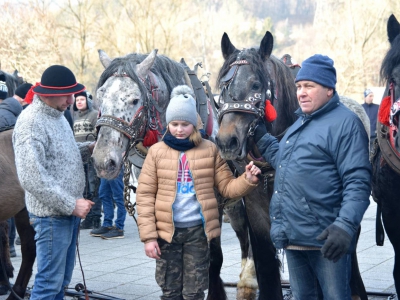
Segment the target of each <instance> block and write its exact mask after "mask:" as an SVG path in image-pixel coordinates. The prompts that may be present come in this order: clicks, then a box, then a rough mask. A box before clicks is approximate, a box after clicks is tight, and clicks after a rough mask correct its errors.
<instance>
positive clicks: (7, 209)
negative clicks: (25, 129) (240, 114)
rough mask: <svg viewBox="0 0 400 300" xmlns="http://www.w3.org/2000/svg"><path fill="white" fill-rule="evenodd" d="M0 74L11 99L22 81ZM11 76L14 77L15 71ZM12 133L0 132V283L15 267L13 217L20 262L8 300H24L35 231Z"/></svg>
mask: <svg viewBox="0 0 400 300" xmlns="http://www.w3.org/2000/svg"><path fill="white" fill-rule="evenodd" d="M0 73H1V74H5V75H6V84H7V87H8V96H9V97H12V96H13V95H14V92H15V89H16V88H17V86H18V85H19V84H21V83H23V80H22V78H17V77H15V75H10V74H8V73H6V72H3V71H0ZM14 74H17V71H15V72H14ZM12 133H13V129H10V130H6V131H2V132H0V145H1V147H0V190H1V193H0V207H1V208H2V209H1V210H0V250H1V251H0V284H3V285H8V284H9V282H8V278H10V277H13V270H14V268H13V266H12V264H11V260H10V256H9V253H10V250H9V244H8V226H7V225H6V224H7V221H6V220H7V219H9V218H11V217H14V218H15V226H16V228H17V231H18V234H19V236H20V238H21V252H22V263H21V268H20V270H19V272H18V276H17V279H16V280H15V283H14V286H13V288H12V290H13V292H12V293H11V294H10V295H9V297H8V298H7V299H8V300H11V299H17V298H16V296H15V295H14V293H15V294H16V295H18V296H19V297H24V295H25V291H26V287H27V286H28V283H29V279H30V277H31V275H32V268H33V264H34V262H35V258H36V246H35V241H34V236H35V232H34V230H33V228H32V226H31V225H30V223H29V215H28V211H27V210H26V206H25V193H24V190H23V189H22V187H21V186H20V184H19V181H18V176H17V170H16V167H15V162H14V149H13V145H12Z"/></svg>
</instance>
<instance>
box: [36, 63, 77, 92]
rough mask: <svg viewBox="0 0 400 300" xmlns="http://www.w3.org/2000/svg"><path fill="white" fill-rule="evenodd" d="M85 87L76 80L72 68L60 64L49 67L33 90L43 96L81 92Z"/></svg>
mask: <svg viewBox="0 0 400 300" xmlns="http://www.w3.org/2000/svg"><path fill="white" fill-rule="evenodd" d="M84 89H85V87H84V86H83V85H82V84H80V83H78V82H76V79H75V75H74V73H72V71H71V70H70V69H68V68H67V67H64V66H60V65H53V66H50V67H48V68H47V69H46V70H45V71H44V72H43V74H42V78H41V80H40V84H39V85H38V86H36V87H35V88H34V89H33V92H34V93H35V94H38V95H43V96H67V95H72V94H75V93H78V92H81V91H83V90H84Z"/></svg>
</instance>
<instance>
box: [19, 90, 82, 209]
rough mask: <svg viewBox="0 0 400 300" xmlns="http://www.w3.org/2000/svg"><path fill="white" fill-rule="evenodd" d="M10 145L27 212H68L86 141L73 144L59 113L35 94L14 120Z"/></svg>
mask: <svg viewBox="0 0 400 300" xmlns="http://www.w3.org/2000/svg"><path fill="white" fill-rule="evenodd" d="M13 144H14V152H15V164H16V167H17V173H18V178H19V181H20V183H21V186H22V187H23V188H24V189H25V201H26V205H27V208H28V211H29V212H31V213H33V214H34V215H36V216H38V217H48V216H67V215H71V214H72V211H73V210H74V208H75V203H76V200H77V199H79V198H82V194H83V190H84V187H85V173H84V170H83V164H82V161H84V162H86V161H88V160H89V158H90V151H89V149H88V147H87V146H88V144H90V143H82V144H77V143H76V142H75V139H74V136H73V133H72V130H71V128H70V126H69V124H68V121H67V120H66V119H65V117H64V114H63V112H61V111H58V110H56V109H54V108H52V107H50V106H48V105H47V104H45V103H44V102H42V101H41V100H40V99H39V98H38V97H37V96H36V95H35V97H34V100H33V103H32V104H31V105H29V107H28V108H26V109H25V110H24V111H23V112H22V113H21V115H20V116H19V118H18V120H17V123H16V126H15V129H14V134H13Z"/></svg>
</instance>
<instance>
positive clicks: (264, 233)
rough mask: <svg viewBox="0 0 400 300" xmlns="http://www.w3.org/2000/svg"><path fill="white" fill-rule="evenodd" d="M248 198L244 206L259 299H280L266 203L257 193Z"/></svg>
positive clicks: (279, 283) (279, 286)
mask: <svg viewBox="0 0 400 300" xmlns="http://www.w3.org/2000/svg"><path fill="white" fill-rule="evenodd" d="M251 196H253V194H252V195H251ZM264 197H265V196H264ZM247 198H250V197H249V196H248V197H247ZM248 200H249V201H247V199H246V202H245V206H246V214H247V216H248V223H249V233H250V242H251V249H252V251H253V256H254V262H255V268H256V274H257V282H258V286H259V291H260V293H259V300H266V299H268V300H282V299H283V295H282V286H281V276H280V267H281V263H280V261H279V259H278V258H277V254H276V249H275V247H274V246H273V244H272V241H271V238H270V234H269V233H270V229H271V226H270V222H269V214H268V210H266V209H265V206H266V205H267V203H266V201H265V199H264V198H263V197H262V195H257V194H256V195H254V197H252V198H251V199H248Z"/></svg>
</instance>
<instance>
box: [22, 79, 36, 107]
mask: <svg viewBox="0 0 400 300" xmlns="http://www.w3.org/2000/svg"><path fill="white" fill-rule="evenodd" d="M39 84H40V82H36V84H35V85H32V86H31V88H30V89H29V91H28V92H27V93H26V95H25V99H24V101H25V102H26V103H28V104H31V103H32V101H33V96H34V95H35V93H34V92H33V89H34V88H35V87H37V86H38V85H39Z"/></svg>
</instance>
